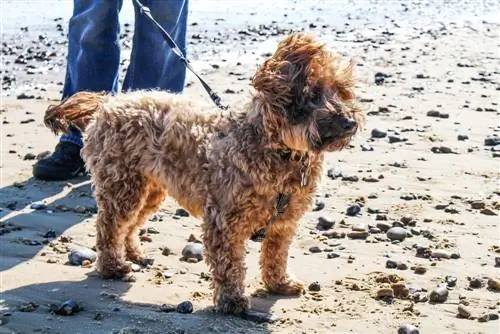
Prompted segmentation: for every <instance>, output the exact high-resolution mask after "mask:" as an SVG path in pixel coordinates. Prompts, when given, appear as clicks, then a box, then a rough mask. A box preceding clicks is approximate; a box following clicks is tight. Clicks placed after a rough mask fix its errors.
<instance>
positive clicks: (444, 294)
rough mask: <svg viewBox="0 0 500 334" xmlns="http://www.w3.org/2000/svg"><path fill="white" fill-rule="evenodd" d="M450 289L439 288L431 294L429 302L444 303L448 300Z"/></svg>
mask: <svg viewBox="0 0 500 334" xmlns="http://www.w3.org/2000/svg"><path fill="white" fill-rule="evenodd" d="M448 294H449V292H448V289H447V288H446V286H439V287H437V288H436V289H434V290H432V291H431V293H430V294H429V301H430V302H431V303H444V302H445V301H446V299H448Z"/></svg>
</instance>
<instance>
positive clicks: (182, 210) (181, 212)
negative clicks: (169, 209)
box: [175, 208, 189, 217]
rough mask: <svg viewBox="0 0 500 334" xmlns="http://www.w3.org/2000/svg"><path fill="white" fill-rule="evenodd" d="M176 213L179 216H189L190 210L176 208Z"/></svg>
mask: <svg viewBox="0 0 500 334" xmlns="http://www.w3.org/2000/svg"><path fill="white" fill-rule="evenodd" d="M175 215H176V216H178V217H189V212H187V211H186V210H184V209H183V208H179V209H177V210H175Z"/></svg>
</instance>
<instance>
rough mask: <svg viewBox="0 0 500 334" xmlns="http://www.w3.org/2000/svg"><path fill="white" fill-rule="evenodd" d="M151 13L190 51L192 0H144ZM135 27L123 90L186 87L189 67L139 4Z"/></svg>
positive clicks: (171, 90)
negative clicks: (140, 9)
mask: <svg viewBox="0 0 500 334" xmlns="http://www.w3.org/2000/svg"><path fill="white" fill-rule="evenodd" d="M141 3H142V4H143V5H145V6H147V7H149V8H150V9H151V15H152V16H153V17H154V18H155V19H156V21H158V23H160V24H161V25H162V27H163V28H164V29H165V30H166V31H167V32H168V33H169V34H170V36H172V39H173V40H174V41H175V43H176V44H177V45H178V46H179V48H180V49H181V51H182V53H184V54H185V53H186V29H187V16H188V0H142V1H141ZM134 9H135V30H134V40H133V47H132V53H131V58H130V65H129V67H128V70H127V74H126V76H125V81H124V83H123V90H124V91H128V90H137V89H155V88H156V89H161V90H165V91H170V92H174V93H180V92H182V91H183V89H184V84H185V78H186V68H185V66H184V64H183V63H182V62H181V61H180V60H179V59H178V57H177V56H176V55H175V54H174V53H172V52H171V49H170V47H169V46H168V44H167V42H165V40H164V39H163V37H162V35H161V33H160V32H159V31H158V28H157V27H156V26H155V25H154V24H153V23H152V22H150V21H149V20H148V18H147V17H145V16H144V15H143V14H141V13H140V12H139V8H138V7H137V6H136V5H135V2H134Z"/></svg>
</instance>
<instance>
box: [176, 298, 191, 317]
mask: <svg viewBox="0 0 500 334" xmlns="http://www.w3.org/2000/svg"><path fill="white" fill-rule="evenodd" d="M176 311H177V312H179V313H184V314H188V313H193V303H191V302H190V301H184V302H182V303H180V304H179V305H177V307H176Z"/></svg>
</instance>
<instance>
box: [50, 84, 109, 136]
mask: <svg viewBox="0 0 500 334" xmlns="http://www.w3.org/2000/svg"><path fill="white" fill-rule="evenodd" d="M103 97H104V93H92V92H78V93H75V94H74V95H72V96H70V97H69V98H66V99H64V100H63V101H61V102H60V103H59V104H57V105H50V106H49V107H48V108H47V111H45V117H44V123H45V126H47V127H48V128H49V129H51V130H52V131H53V132H54V133H55V134H59V133H61V132H63V133H67V132H69V129H70V127H72V128H75V129H77V130H80V131H82V132H83V131H84V130H85V128H86V127H87V125H88V124H89V122H90V120H91V119H92V116H93V115H94V114H95V113H96V112H98V111H99V109H101V108H102V102H103Z"/></svg>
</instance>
